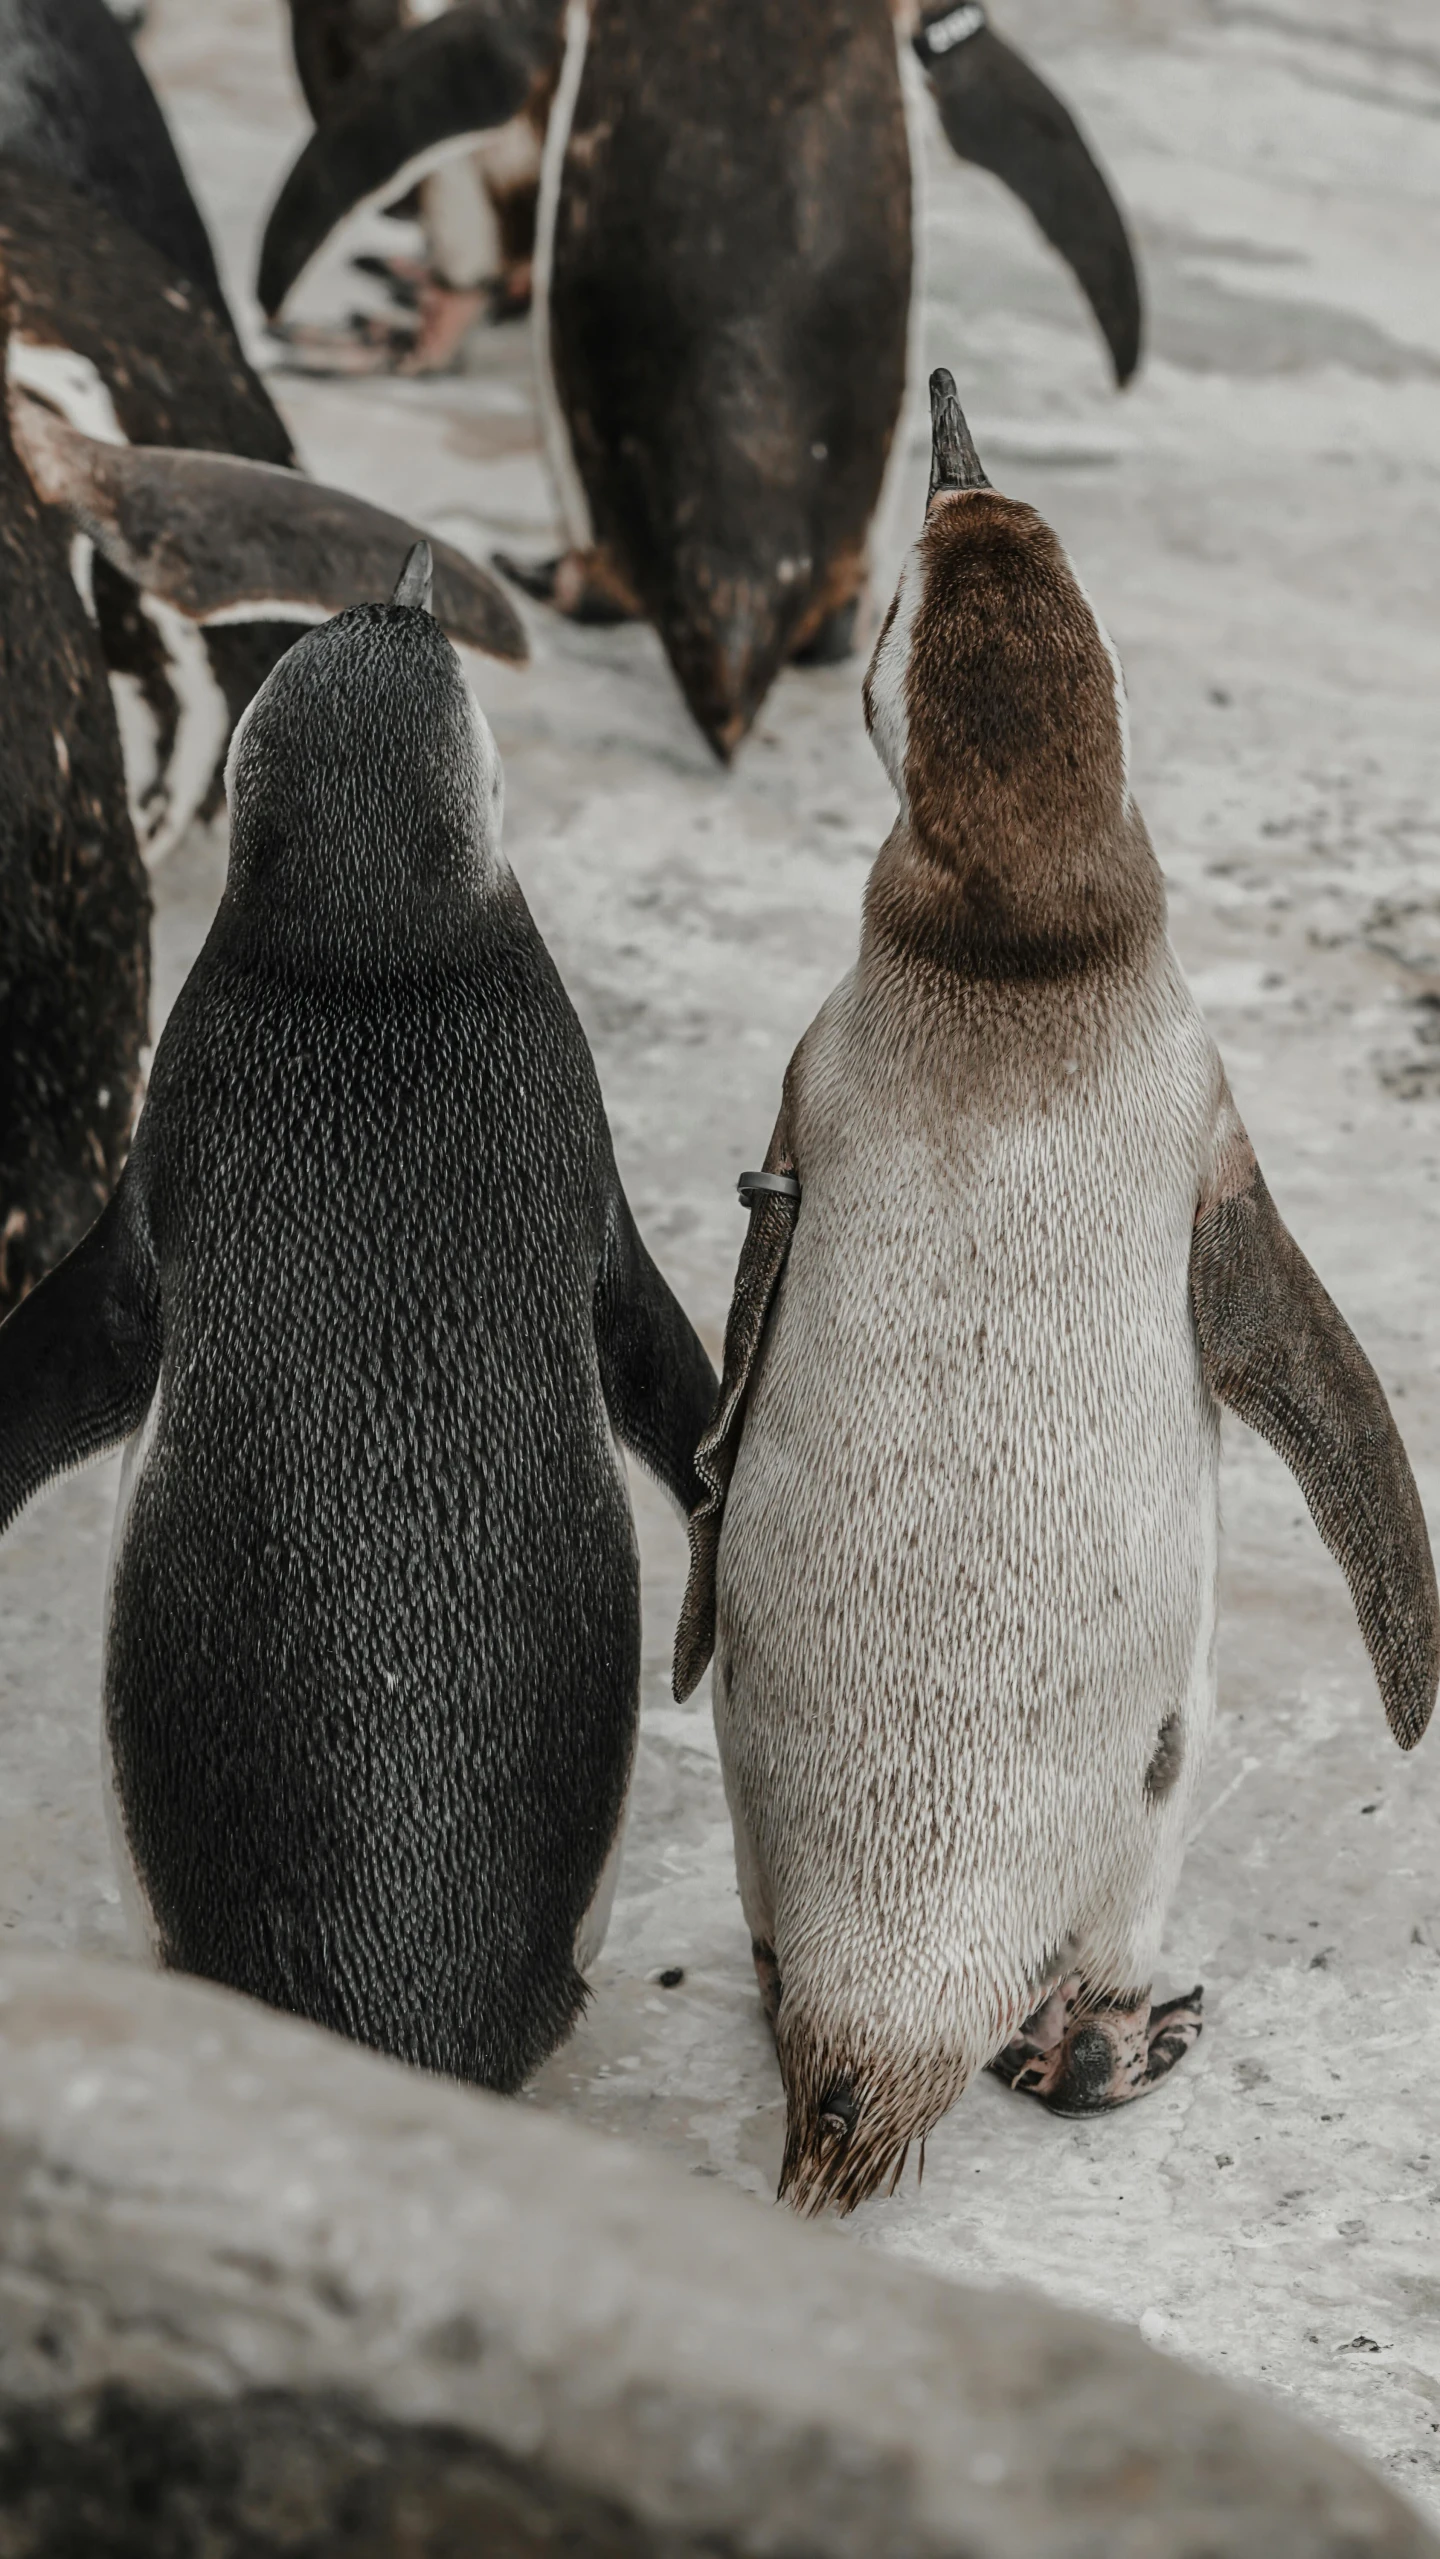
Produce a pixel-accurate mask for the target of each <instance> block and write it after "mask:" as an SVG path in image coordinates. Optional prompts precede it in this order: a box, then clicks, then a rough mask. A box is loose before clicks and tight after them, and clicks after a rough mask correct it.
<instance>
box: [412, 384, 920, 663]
mask: <svg viewBox="0 0 1440 2559" xmlns="http://www.w3.org/2000/svg"><path fill="white" fill-rule="evenodd" d="M937 378H938V377H937ZM947 379H948V376H947ZM956 414H957V416H958V414H959V412H958V411H957V412H956ZM434 584H435V562H434V559H433V557H432V555H431V550H430V545H429V543H428V542H412V543H411V545H410V548H409V550H408V551H407V552H406V554H405V566H404V568H403V569H402V570H401V572H400V575H399V577H398V578H397V579H396V581H395V592H394V594H393V595H392V596H391V598H390V601H391V603H392V604H408V605H411V606H413V607H414V608H415V609H416V610H417V611H418V612H421V613H428V612H429V611H430V609H431V606H430V596H431V591H432V589H433V587H434Z"/></svg>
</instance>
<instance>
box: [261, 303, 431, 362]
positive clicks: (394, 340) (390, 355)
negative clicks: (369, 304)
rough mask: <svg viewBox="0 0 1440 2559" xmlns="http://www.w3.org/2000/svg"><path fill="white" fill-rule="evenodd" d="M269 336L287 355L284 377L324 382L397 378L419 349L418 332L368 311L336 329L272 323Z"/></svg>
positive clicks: (300, 322) (311, 323)
mask: <svg viewBox="0 0 1440 2559" xmlns="http://www.w3.org/2000/svg"><path fill="white" fill-rule="evenodd" d="M270 335H271V337H272V338H274V339H275V340H276V342H277V343H278V345H279V346H280V347H281V349H282V350H283V353H282V357H281V365H282V370H283V371H285V372H286V373H303V374H313V375H316V376H319V377H328V376H329V375H332V374H343V375H346V376H351V375H368V374H372V373H397V372H398V371H399V369H400V364H401V359H402V358H403V357H404V355H405V354H406V352H407V351H408V349H409V348H410V347H412V346H413V345H414V343H415V339H414V332H413V330H410V329H407V328H403V327H400V326H397V325H395V324H393V323H392V322H390V321H387V320H384V319H381V318H380V317H379V316H378V315H376V314H375V313H373V312H369V311H353V312H352V313H351V315H350V317H349V319H348V320H342V321H340V322H339V323H338V325H335V326H332V325H331V324H330V323H329V322H327V321H319V320H316V321H311V320H272V321H271V323H270Z"/></svg>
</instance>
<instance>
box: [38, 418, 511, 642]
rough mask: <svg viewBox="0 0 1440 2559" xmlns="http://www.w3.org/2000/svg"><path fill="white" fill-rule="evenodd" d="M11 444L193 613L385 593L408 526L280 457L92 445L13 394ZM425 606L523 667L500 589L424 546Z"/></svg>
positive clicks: (213, 615)
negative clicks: (428, 565) (430, 585)
mask: <svg viewBox="0 0 1440 2559" xmlns="http://www.w3.org/2000/svg"><path fill="white" fill-rule="evenodd" d="M10 415H11V427H12V431H13V433H14V437H15V445H16V449H17V451H18V452H19V454H20V456H21V459H22V460H23V462H24V464H25V468H26V470H27V472H28V473H29V476H30V479H31V482H32V484H33V486H34V488H35V492H36V495H37V496H38V497H40V498H42V499H43V500H44V501H45V503H46V504H47V505H49V506H56V507H60V508H63V510H64V511H65V513H66V514H67V515H68V516H69V518H70V520H71V522H72V523H73V524H74V525H75V526H76V528H77V530H79V531H80V532H82V533H87V534H88V535H89V536H90V538H91V540H92V541H93V542H94V544H95V546H96V548H97V550H99V551H100V552H102V553H103V555H104V557H105V558H106V559H107V560H108V561H109V562H110V564H111V566H112V567H113V568H116V569H118V570H119V571H120V573H121V575H122V576H123V577H127V578H129V579H130V580H131V582H132V584H133V585H135V586H137V587H140V588H141V589H143V591H144V592H145V593H146V594H147V595H154V596H157V597H158V598H159V600H160V602H161V603H162V604H169V605H173V606H174V608H175V609H176V611H177V612H179V613H183V614H184V615H185V616H186V618H187V619H188V620H189V621H192V622H198V623H200V624H202V625H203V624H205V623H228V622H241V621H247V622H248V621H286V620H297V619H298V620H305V621H315V620H319V619H322V618H323V617H324V616H326V615H328V614H331V613H340V612H343V611H344V609H345V607H346V606H347V605H351V604H366V603H373V602H375V601H377V600H378V599H379V598H381V597H383V596H387V595H388V594H389V592H390V590H391V588H392V587H393V586H394V584H395V579H396V576H397V574H398V572H399V569H400V566H401V563H402V562H403V560H404V559H405V557H406V555H407V553H408V552H409V550H410V549H411V547H412V545H413V544H414V543H415V541H416V540H417V539H418V538H419V537H418V534H417V531H416V528H415V526H414V525H413V524H407V523H405V522H404V520H403V518H401V517H400V516H397V515H389V514H387V513H386V511H385V510H384V508H383V507H377V506H370V505H369V504H368V503H367V502H366V500H365V499H363V498H356V497H351V496H350V495H349V493H348V492H347V491H345V490H343V489H327V488H325V487H323V486H322V485H321V484H320V482H318V481H316V480H309V479H306V478H305V476H304V474H303V473H302V472H299V471H287V470H283V469H281V467H280V466H279V465H278V464H276V463H271V462H249V461H245V460H243V459H242V458H241V457H240V456H239V455H237V454H233V453H197V452H191V451H188V450H178V449H176V448H174V447H171V446H169V445H165V446H160V445H144V444H99V443H97V442H96V441H95V439H94V438H93V437H91V436H87V435H81V434H80V433H79V431H78V430H77V429H76V428H75V427H72V426H70V425H68V424H67V423H66V421H65V420H64V419H63V418H61V417H59V416H57V414H56V412H55V411H54V410H53V409H50V408H47V407H46V406H45V405H44V403H43V402H41V401H38V400H34V399H31V398H30V397H29V396H28V395H27V394H26V393H24V392H12V394H11V400H10ZM431 550H432V552H433V554H434V561H435V583H434V597H433V605H432V610H433V612H434V615H435V619H436V621H437V622H439V623H440V624H441V625H442V627H443V628H444V629H445V630H446V631H447V632H448V633H449V635H450V637H451V639H453V640H460V641H463V642H464V643H465V644H466V645H467V646H468V647H470V648H474V649H484V650H485V651H486V652H487V653H488V655H489V656H491V657H498V658H507V659H509V660H511V661H512V662H513V663H515V664H517V665H520V664H523V663H524V661H525V659H526V657H527V656H528V654H529V650H528V647H527V643H526V639H525V633H524V629H523V627H522V625H521V622H520V619H519V616H518V615H517V613H516V611H515V608H514V606H513V605H512V604H511V602H510V600H509V597H508V596H507V595H506V594H505V592H504V589H503V588H502V587H501V586H500V585H499V584H498V583H497V581H496V580H495V579H494V578H492V577H491V576H490V575H489V573H488V571H487V570H485V569H480V568H477V567H476V566H475V564H474V562H473V561H471V560H467V559H466V557H465V555H464V553H463V552H461V551H456V550H454V549H452V547H451V545H450V544H449V543H448V542H432V544H431Z"/></svg>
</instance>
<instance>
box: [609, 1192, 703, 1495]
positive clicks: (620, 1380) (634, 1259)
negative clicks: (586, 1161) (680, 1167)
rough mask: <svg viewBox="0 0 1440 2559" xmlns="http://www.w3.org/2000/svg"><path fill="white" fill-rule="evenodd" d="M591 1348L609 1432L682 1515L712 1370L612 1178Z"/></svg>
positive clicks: (692, 1484)
mask: <svg viewBox="0 0 1440 2559" xmlns="http://www.w3.org/2000/svg"><path fill="white" fill-rule="evenodd" d="M595 1347H596V1350H597V1352H598V1354H599V1359H600V1382H601V1385H602V1386H603V1388H604V1391H605V1409H606V1411H607V1412H608V1413H609V1416H610V1420H611V1423H612V1425H613V1427H614V1429H615V1431H616V1432H617V1434H618V1436H619V1438H620V1439H621V1440H622V1441H623V1443H624V1445H625V1447H626V1448H628V1449H629V1451H630V1453H631V1455H632V1456H633V1457H638V1458H639V1460H640V1463H641V1465H642V1466H643V1467H644V1468H645V1469H646V1471H647V1472H648V1473H649V1474H651V1475H653V1476H654V1477H655V1478H656V1480H657V1482H659V1483H661V1484H663V1485H664V1487H665V1489H666V1491H667V1492H668V1493H669V1494H670V1495H671V1496H672V1498H673V1499H674V1500H675V1501H676V1502H678V1504H679V1506H680V1508H681V1510H682V1511H683V1512H684V1513H685V1514H686V1515H687V1516H688V1514H689V1512H690V1509H691V1507H692V1505H693V1504H694V1502H695V1501H696V1500H697V1498H698V1496H699V1493H700V1489H701V1487H700V1483H699V1480H698V1478H697V1476H696V1473H695V1450H696V1446H697V1444H698V1442H699V1439H700V1434H701V1432H702V1431H703V1430H704V1428H705V1425H706V1423H707V1422H708V1421H709V1419H710V1415H711V1413H712V1412H713V1411H714V1408H715V1371H714V1369H713V1368H712V1367H711V1365H710V1362H709V1359H708V1358H707V1356H706V1353H705V1348H704V1345H703V1343H702V1342H701V1341H700V1339H699V1337H698V1335H697V1334H696V1332H695V1329H694V1327H693V1325H692V1324H691V1322H690V1319H689V1317H688V1315H687V1314H686V1313H685V1310H684V1308H683V1306H681V1305H680V1303H679V1301H678V1299H677V1298H676V1297H675V1296H674V1294H673V1293H672V1291H671V1290H670V1288H669V1287H668V1286H667V1284H666V1282H665V1280H664V1279H663V1278H662V1276H661V1274H660V1272H659V1271H658V1270H657V1269H656V1267H655V1265H654V1263H653V1262H652V1261H651V1259H650V1256H649V1254H648V1253H647V1252H646V1250H645V1247H644V1244H643V1243H642V1242H641V1240H640V1234H639V1231H638V1229H637V1227H636V1224H635V1220H634V1218H633V1217H632V1216H631V1213H630V1203H629V1201H628V1200H627V1199H626V1197H625V1194H624V1192H623V1191H622V1189H621V1188H620V1185H619V1182H618V1181H617V1182H616V1184H615V1189H614V1193H613V1196H612V1198H611V1202H610V1212H609V1217H608V1219H607V1222H606V1230H605V1244H604V1250H603V1253H602V1256H601V1262H600V1269H599V1272H598V1274H597V1277H596V1282H595Z"/></svg>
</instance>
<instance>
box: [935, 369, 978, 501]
mask: <svg viewBox="0 0 1440 2559" xmlns="http://www.w3.org/2000/svg"><path fill="white" fill-rule="evenodd" d="M989 486H990V483H989V481H988V480H987V479H986V477H985V474H984V472H983V471H982V470H981V468H980V456H979V454H978V453H977V452H976V450H975V446H974V444H973V442H972V440H971V435H970V429H969V428H968V426H967V425H966V424H965V413H964V411H963V409H962V408H961V406H960V402H959V400H958V399H957V397H956V393H955V376H954V374H953V373H948V372H947V371H946V369H945V367H944V365H943V364H942V365H941V366H940V367H939V368H938V370H937V371H936V372H934V373H932V374H931V376H930V495H929V497H928V498H927V499H926V501H925V504H926V509H927V511H928V509H929V507H930V506H931V504H932V503H933V501H934V500H935V499H936V498H937V497H943V496H944V495H945V494H946V493H947V492H948V491H949V490H951V489H988V488H989Z"/></svg>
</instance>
